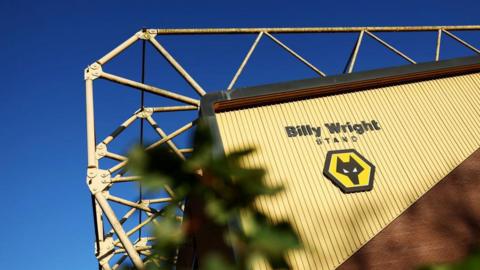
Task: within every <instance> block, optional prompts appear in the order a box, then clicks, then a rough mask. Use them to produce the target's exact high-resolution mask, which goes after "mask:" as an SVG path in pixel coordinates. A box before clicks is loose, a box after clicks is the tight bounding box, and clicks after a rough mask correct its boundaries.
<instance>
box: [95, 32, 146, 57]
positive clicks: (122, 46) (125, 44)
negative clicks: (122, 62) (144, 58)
mask: <svg viewBox="0 0 480 270" xmlns="http://www.w3.org/2000/svg"><path fill="white" fill-rule="evenodd" d="M137 40H138V33H135V35H133V36H132V37H130V38H129V39H127V40H125V41H124V42H123V43H122V44H120V45H118V46H117V47H116V48H115V49H113V50H111V51H110V52H109V53H107V54H106V55H105V56H104V57H102V58H100V59H99V60H98V61H97V63H99V64H100V65H103V64H105V63H107V62H108V61H110V60H111V59H112V58H114V57H115V56H117V55H118V54H119V53H121V52H122V51H124V50H125V49H126V48H128V47H130V46H131V45H132V44H133V43H135V42H136V41H137Z"/></svg>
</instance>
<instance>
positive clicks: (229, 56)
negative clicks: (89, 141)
mask: <svg viewBox="0 0 480 270" xmlns="http://www.w3.org/2000/svg"><path fill="white" fill-rule="evenodd" d="M479 8H480V2H479V1H474V0H471V1H468V0H467V1H443V0H442V1H418V0H417V1H411V0H409V1H278V0H277V1H218V2H214V1H168V2H167V1H162V2H160V1H86V0H85V1H41V2H39V1H21V0H15V1H11V0H2V1H1V2H0V37H1V38H0V60H1V63H2V65H0V80H1V82H0V104H1V105H0V113H1V115H2V118H1V119H2V121H1V122H2V127H1V128H0V146H1V147H0V149H1V151H2V155H0V169H1V170H0V172H1V174H0V175H1V179H0V193H1V195H0V202H1V205H2V208H1V209H2V211H1V213H0V214H1V220H2V221H1V222H0V235H1V237H0V239H1V241H0V262H1V263H2V264H3V265H2V266H0V268H2V269H72V270H73V269H95V267H96V260H95V258H94V256H93V237H94V234H93V223H92V211H91V205H90V203H91V202H90V196H89V192H88V189H87V187H86V185H85V180H84V179H85V173H86V169H85V168H86V151H85V149H86V138H85V103H84V100H85V98H84V84H83V69H84V68H85V67H86V65H88V64H90V63H92V62H94V61H95V60H97V59H98V58H100V57H101V56H103V55H104V54H105V53H106V52H108V51H109V50H110V49H112V48H113V47H114V46H116V45H117V44H118V43H120V42H121V41H123V40H125V39H126V38H128V37H129V36H131V35H132V34H133V33H134V32H136V31H137V30H138V29H140V28H142V27H147V28H194V27H258V26H264V27H267V26H268V27H281V26H363V25H453V24H454V25H462V24H480V21H479V19H478V10H479ZM279 37H280V38H281V39H282V40H283V41H285V42H286V43H287V44H288V45H292V47H293V48H295V49H298V51H299V52H301V54H302V55H303V56H305V57H306V58H307V59H310V60H311V61H312V62H313V63H315V64H316V65H317V66H318V67H319V68H320V69H322V70H324V71H326V72H327V73H328V74H335V73H339V72H341V70H342V69H343V66H344V62H342V61H340V60H339V59H340V58H342V57H343V58H342V59H345V57H346V55H347V54H348V53H349V52H350V50H351V46H353V43H352V42H353V39H351V38H350V37H349V36H348V35H346V36H339V37H338V39H337V40H333V39H332V40H330V38H325V37H315V36H312V35H304V36H302V37H298V36H297V37H288V36H284V35H280V36H279ZM383 37H385V38H386V39H387V40H389V41H392V42H395V44H396V45H398V46H399V48H402V49H404V50H405V51H406V52H408V54H409V55H412V57H414V58H416V59H419V60H422V61H425V60H427V59H432V58H433V55H432V51H433V50H432V48H433V46H434V42H435V39H434V36H432V35H430V36H428V35H425V36H422V35H414V36H413V38H414V40H416V41H417V42H416V44H415V45H414V46H412V43H410V44H409V43H407V42H405V40H401V39H398V40H397V37H396V36H392V35H384V36H383ZM464 37H465V39H467V40H468V41H470V42H471V43H472V44H475V45H477V46H479V45H480V33H477V34H476V35H464ZM389 38H390V39H389ZM253 39H254V36H241V37H235V38H229V37H227V38H224V39H223V40H221V41H218V42H219V43H214V42H212V41H211V40H210V39H208V38H206V37H199V38H197V39H193V38H188V37H173V38H170V37H169V38H162V39H160V38H159V40H161V42H163V43H164V45H165V46H166V47H167V49H169V50H170V51H171V53H172V54H173V55H174V56H175V57H178V60H179V62H180V63H181V64H182V65H184V67H185V68H186V69H187V70H188V71H189V72H191V74H192V75H193V76H194V77H195V78H197V80H198V81H199V83H200V84H201V85H202V86H204V88H206V89H208V90H221V89H224V88H225V87H226V85H227V84H228V82H229V79H230V78H231V77H232V76H233V74H234V70H235V69H236V67H237V66H238V65H239V63H240V61H241V59H242V57H243V55H244V54H245V52H246V50H247V49H248V47H249V46H250V44H251V42H252V41H253ZM263 41H265V42H263ZM263 41H262V43H261V46H259V51H258V53H255V54H254V55H253V56H252V62H251V65H248V66H247V69H246V71H245V74H244V75H242V77H241V78H240V80H239V85H241V86H245V85H253V84H258V83H266V82H275V81H284V80H289V79H299V78H306V77H313V76H314V74H313V73H308V70H306V69H305V68H304V67H303V66H298V65H295V64H294V65H293V67H290V66H288V65H287V64H292V63H293V62H292V60H291V58H290V56H289V55H288V54H286V53H284V52H282V51H281V50H280V49H279V48H275V49H273V46H272V44H271V42H270V41H268V42H267V40H266V39H264V40H263ZM306 41H309V42H308V44H307V42H306ZM269 42H270V43H269ZM369 42H370V43H366V45H365V46H366V51H365V53H363V54H361V55H360V56H359V60H366V59H367V58H368V57H370V58H371V61H365V62H366V63H365V62H364V63H363V64H360V65H359V67H358V68H359V69H369V68H375V67H379V66H382V65H396V64H402V63H404V62H403V61H402V60H401V59H399V58H397V57H395V56H393V55H392V54H388V53H385V54H381V53H380V54H378V53H375V51H374V49H375V48H376V47H375V46H378V45H376V44H375V43H374V42H371V41H369ZM303 45H305V46H304V47H302V46H303ZM445 46H446V51H445V54H444V55H442V57H444V58H448V57H454V56H462V55H469V54H471V53H470V52H469V51H468V50H464V49H462V48H460V47H456V46H458V45H457V44H454V43H453V42H451V41H447V43H446V45H445ZM448 46H450V48H447V47H448ZM302 48H303V49H302ZM139 50H140V47H139V46H134V47H132V48H131V49H130V50H129V53H130V54H125V56H122V57H119V59H118V60H115V61H117V62H112V63H111V65H110V66H109V70H110V71H111V72H112V73H116V74H121V75H124V76H126V77H129V78H131V79H139V76H140V73H139V67H140V62H139V59H140V58H139V56H140V54H139V52H140V51H139ZM147 53H148V56H149V58H148V61H149V62H148V64H147V67H148V69H147V82H150V83H155V84H158V85H161V86H162V87H165V88H169V89H179V90H178V91H179V92H181V93H186V94H188V95H191V96H194V94H193V91H190V92H188V93H187V91H186V89H187V88H188V87H187V86H186V85H185V83H184V82H183V81H182V80H181V79H180V78H179V77H178V76H177V75H176V74H175V73H173V72H171V71H169V70H168V65H166V64H165V63H164V62H162V61H163V60H162V59H161V58H160V57H158V55H154V51H153V50H152V49H151V48H149V49H148V51H147ZM97 87H98V88H102V87H103V89H105V90H101V91H103V92H101V91H100V90H99V91H98V92H96V93H95V94H96V102H97V101H98V104H99V105H97V107H96V114H97V115H96V116H97V117H98V118H97V119H98V120H97V129H98V135H99V137H102V136H104V135H106V134H107V133H108V131H110V130H111V129H112V128H114V127H115V126H116V125H118V124H120V122H121V121H123V119H125V117H128V116H129V115H130V114H131V113H132V112H133V111H134V110H135V109H136V106H137V104H138V92H135V91H133V90H125V89H126V88H122V90H118V91H117V90H116V88H114V87H113V86H109V85H107V84H104V85H102V83H98V85H96V89H97ZM117 93H118V94H117ZM108 97H111V98H110V99H109V98H108ZM148 98H149V97H147V103H150V104H154V103H155V102H156V100H155V99H154V98H153V97H151V98H150V99H148ZM188 117H191V116H185V117H183V116H179V118H174V119H172V118H165V119H163V120H162V121H163V122H162V123H163V124H164V125H166V129H167V131H172V130H174V129H175V128H178V127H179V122H181V121H184V120H185V119H186V118H188ZM184 118H185V119H184ZM135 132H137V131H135ZM135 132H133V133H132V134H133V135H132V134H131V135H130V137H128V136H127V137H126V142H125V143H123V144H121V145H119V146H118V149H119V150H118V151H125V150H126V149H128V145H131V144H132V143H133V140H134V139H133V138H134V135H135V134H138V133H135ZM151 135H152V134H150V135H148V134H147V136H151ZM129 138H130V139H129ZM185 141H186V139H183V141H181V142H180V143H183V142H185Z"/></svg>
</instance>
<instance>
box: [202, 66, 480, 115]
mask: <svg viewBox="0 0 480 270" xmlns="http://www.w3.org/2000/svg"><path fill="white" fill-rule="evenodd" d="M469 66H474V67H473V69H474V71H475V70H480V56H474V57H463V58H455V59H451V60H442V61H438V62H436V61H434V62H426V63H420V64H414V65H413V64H409V65H404V66H398V67H391V68H383V69H376V70H369V71H362V72H356V73H350V74H341V75H334V76H327V77H321V78H313V79H304V80H295V81H289V82H282V83H274V84H266V85H259V86H253V87H246V88H238V89H234V90H232V91H230V92H229V93H228V92H226V91H221V92H216V93H210V94H207V95H205V96H204V97H202V100H201V110H202V114H204V115H213V114H214V113H215V108H214V107H215V104H216V103H219V102H220V101H228V100H245V102H244V104H247V105H248V103H249V102H250V103H252V105H253V106H255V105H260V103H259V102H260V101H259V97H261V96H264V97H266V96H272V97H274V96H276V97H280V96H285V97H287V96H288V97H290V98H292V99H293V100H295V97H296V98H297V99H302V94H301V93H299V91H300V90H302V92H304V95H303V98H306V97H307V96H308V91H310V92H312V91H314V90H313V89H321V88H324V89H325V88H328V87H329V86H336V85H337V86H338V87H337V88H340V87H341V86H342V85H343V86H345V87H348V86H349V85H353V84H357V85H359V84H361V83H362V82H372V83H371V84H374V83H375V82H378V84H379V87H381V86H382V80H383V81H385V83H386V81H387V80H386V79H391V78H398V79H399V80H401V79H402V78H404V79H405V81H408V82H411V81H415V80H422V79H428V76H429V75H430V77H432V78H433V77H439V76H442V75H443V76H445V75H451V73H449V71H452V72H453V73H462V71H463V73H469V72H474V71H472V70H470V69H468V68H463V67H469ZM476 66H478V68H477V67H476ZM422 74H424V76H423V77H422V76H419V75H422ZM414 75H417V76H414ZM407 78H411V79H410V80H407ZM392 82H394V83H395V81H392ZM392 82H390V83H392ZM385 83H384V84H385ZM396 83H401V81H399V82H396ZM364 84H365V83H364ZM367 86H368V87H374V86H370V84H368V83H367V84H365V87H367ZM330 88H331V87H330ZM360 88H361V87H360ZM360 88H358V87H357V88H356V89H353V88H352V90H351V91H348V89H344V90H345V91H339V90H337V91H338V93H347V92H353V91H359V90H361V89H360ZM363 89H364V88H363ZM294 93H298V94H294ZM333 93H334V92H333V90H332V89H331V91H324V92H323V95H331V94H333ZM312 94H313V92H312ZM317 94H319V93H317ZM312 96H315V95H314V94H313V95H312ZM317 96H318V95H317ZM252 98H255V99H252ZM247 100H248V101H247ZM285 101H286V100H281V99H280V98H278V102H279V103H280V102H285ZM222 103H224V102H222ZM230 103H231V104H233V103H232V102H230ZM263 103H268V102H266V101H265V102H263ZM271 103H275V102H271ZM231 104H230V105H231ZM236 104H237V105H235V106H233V108H232V109H238V107H239V106H240V105H238V104H239V102H236ZM226 107H228V106H227V105H226V106H224V107H222V108H217V109H219V110H220V111H222V110H226V109H225V108H226Z"/></svg>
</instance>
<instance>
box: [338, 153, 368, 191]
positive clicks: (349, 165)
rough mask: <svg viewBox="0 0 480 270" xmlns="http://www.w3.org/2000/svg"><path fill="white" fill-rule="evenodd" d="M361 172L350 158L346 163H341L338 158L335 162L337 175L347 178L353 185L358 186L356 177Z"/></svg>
mask: <svg viewBox="0 0 480 270" xmlns="http://www.w3.org/2000/svg"><path fill="white" fill-rule="evenodd" d="M362 171H363V167H362V166H361V165H360V164H358V162H357V161H356V160H355V159H354V158H352V157H350V160H349V161H347V162H343V161H342V160H341V159H340V158H338V160H337V173H340V174H343V175H345V176H347V177H348V178H350V180H351V181H352V183H353V184H355V185H358V175H359V174H360V173H361V172H362Z"/></svg>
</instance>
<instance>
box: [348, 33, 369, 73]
mask: <svg viewBox="0 0 480 270" xmlns="http://www.w3.org/2000/svg"><path fill="white" fill-rule="evenodd" d="M363 33H365V31H363V30H362V31H360V34H358V39H357V42H356V43H355V49H354V50H353V54H352V58H351V59H350V64H349V65H348V73H352V71H353V67H354V66H355V61H356V60H357V54H358V50H359V49H360V45H361V44H362V39H363Z"/></svg>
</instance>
